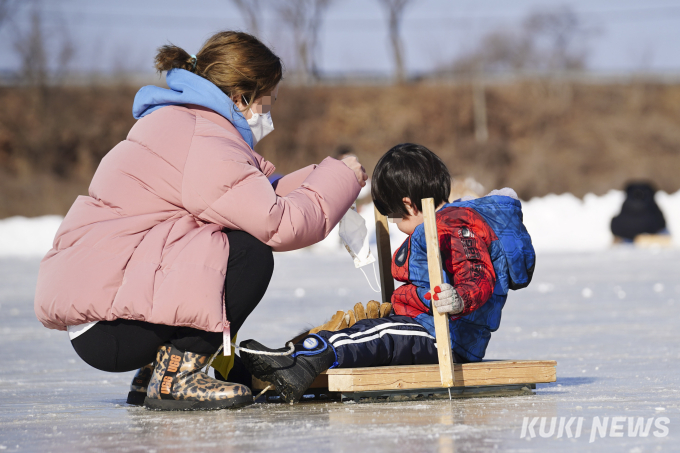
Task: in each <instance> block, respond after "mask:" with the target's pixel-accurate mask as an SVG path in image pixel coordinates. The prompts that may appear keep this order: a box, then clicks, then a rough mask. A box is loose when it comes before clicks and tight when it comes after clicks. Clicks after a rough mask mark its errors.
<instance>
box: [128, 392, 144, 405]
mask: <svg viewBox="0 0 680 453" xmlns="http://www.w3.org/2000/svg"><path fill="white" fill-rule="evenodd" d="M145 399H146V392H128V397H127V403H128V404H132V405H133V406H143V405H144V400H145Z"/></svg>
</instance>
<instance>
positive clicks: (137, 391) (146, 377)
mask: <svg viewBox="0 0 680 453" xmlns="http://www.w3.org/2000/svg"><path fill="white" fill-rule="evenodd" d="M154 365H155V364H154V363H150V364H148V365H144V366H143V367H141V368H140V369H138V370H137V373H136V374H135V377H134V378H132V384H130V391H129V392H128V397H127V403H128V404H132V405H134V406H141V405H143V404H144V398H146V388H147V387H148V386H149V381H150V380H151V375H152V374H153V369H154Z"/></svg>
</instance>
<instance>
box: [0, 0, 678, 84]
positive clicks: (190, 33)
mask: <svg viewBox="0 0 680 453" xmlns="http://www.w3.org/2000/svg"><path fill="white" fill-rule="evenodd" d="M22 1H24V3H26V6H25V7H24V8H23V9H22V10H21V11H20V12H19V13H18V14H17V16H16V18H15V21H14V23H13V24H9V25H6V26H3V27H2V29H0V71H12V70H16V69H17V68H18V67H19V65H20V60H19V58H18V56H17V52H16V50H15V42H17V40H18V39H19V37H20V36H21V35H22V33H25V30H26V28H27V26H28V23H29V13H30V11H31V8H39V9H40V10H41V11H43V12H44V17H45V30H46V35H47V36H48V39H49V40H50V42H51V44H52V45H53V46H54V47H55V48H57V47H59V43H60V42H61V40H62V38H63V36H64V35H66V34H67V35H68V36H70V38H71V41H72V42H73V44H74V48H75V50H76V53H75V56H74V58H73V60H72V69H74V70H76V71H84V72H102V73H107V72H111V71H114V70H122V71H126V72H135V73H143V72H149V73H150V72H152V71H153V69H152V63H153V57H154V55H155V49H156V48H157V47H158V46H160V45H162V44H165V43H168V42H172V43H174V44H176V45H179V46H181V47H183V48H184V49H185V50H187V51H188V52H189V53H196V52H198V50H199V49H200V46H201V44H202V42H203V41H204V40H205V39H206V38H207V37H209V36H210V35H211V34H212V33H214V32H215V31H219V30H225V29H240V30H246V25H245V21H244V20H243V19H242V17H241V16H240V14H239V12H238V10H237V9H236V8H235V7H234V6H233V4H232V3H231V1H230V0H193V1H191V2H187V1H186V0H144V1H143V2H140V1H138V0H116V1H115V2H111V1H106V2H105V1H100V0H22ZM269 1H270V2H271V1H277V0H269ZM31 5H34V6H31ZM564 5H567V6H569V7H571V8H572V9H573V10H574V11H575V12H576V13H577V14H578V16H579V18H580V19H581V21H582V23H583V25H584V26H585V28H587V29H588V30H589V34H588V37H587V38H586V43H587V48H588V50H589V52H588V68H589V69H590V70H591V71H593V72H596V73H597V72H600V73H607V74H610V73H624V74H627V73H639V72H662V73H672V74H679V73H680V46H679V45H678V43H680V2H679V1H677V0H675V1H669V0H665V1H664V0H646V1H640V0H638V1H633V0H566V1H556V0H504V1H503V0H457V1H456V0H413V1H412V2H411V4H410V5H409V6H408V8H407V10H406V12H405V15H404V21H403V26H402V37H403V41H404V48H405V62H406V69H407V71H408V72H409V73H411V74H415V73H422V72H427V71H431V70H433V69H435V68H436V67H438V66H441V65H446V64H447V63H450V62H451V61H453V60H454V59H455V58H456V57H458V56H460V55H462V54H464V53H465V52H468V51H470V50H471V49H473V48H474V47H475V46H476V45H477V44H478V42H479V40H480V38H481V37H482V36H484V35H485V34H486V33H489V32H490V31H492V30H496V29H504V28H505V29H508V28H511V27H514V26H517V25H518V24H519V23H520V22H521V20H522V19H523V18H524V17H525V16H526V15H527V14H528V13H529V12H531V11H535V10H537V9H550V8H556V7H560V6H564ZM262 23H263V26H262V29H263V34H262V39H263V41H264V42H265V43H266V44H268V45H270V46H271V47H272V48H273V49H274V50H275V51H276V52H277V53H278V54H279V55H280V56H281V57H282V58H283V59H284V62H286V64H287V65H288V66H292V64H293V61H292V51H291V46H290V45H289V43H290V32H289V31H288V30H287V29H286V27H285V26H284V25H283V24H282V23H281V22H280V21H278V20H277V18H276V17H275V15H274V14H273V13H268V12H264V13H263V17H262ZM318 61H319V67H320V69H321V71H322V72H324V73H327V74H333V75H336V74H343V73H367V74H376V75H387V74H390V73H391V71H392V69H393V64H392V60H391V53H390V48H389V46H388V37H387V26H386V17H385V14H384V11H383V10H382V9H381V7H380V5H379V2H378V1H377V0H335V1H334V2H333V3H332V4H331V7H330V8H329V9H328V11H327V13H326V15H325V18H324V23H323V27H322V31H321V40H320V47H319V55H318Z"/></svg>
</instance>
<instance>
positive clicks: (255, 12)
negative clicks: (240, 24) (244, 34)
mask: <svg viewBox="0 0 680 453" xmlns="http://www.w3.org/2000/svg"><path fill="white" fill-rule="evenodd" d="M230 1H231V3H233V4H234V5H235V6H236V7H237V8H238V10H239V12H240V13H241V16H243V19H244V20H245V21H246V24H247V27H248V32H249V33H251V34H253V35H255V36H258V37H259V36H260V15H261V12H262V10H261V8H260V6H261V5H260V0H230Z"/></svg>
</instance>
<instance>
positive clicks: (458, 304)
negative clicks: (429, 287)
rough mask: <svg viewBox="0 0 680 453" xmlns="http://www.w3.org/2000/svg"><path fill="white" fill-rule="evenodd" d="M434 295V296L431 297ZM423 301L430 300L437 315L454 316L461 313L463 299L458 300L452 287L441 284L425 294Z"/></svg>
mask: <svg viewBox="0 0 680 453" xmlns="http://www.w3.org/2000/svg"><path fill="white" fill-rule="evenodd" d="M432 293H434V296H433V295H432ZM425 299H427V300H432V303H433V304H434V306H435V307H436V308H437V312H438V313H439V314H442V315H443V314H446V313H448V314H451V315H455V314H456V313H460V312H461V311H463V299H461V298H460V296H459V295H458V293H457V292H456V290H455V289H454V288H453V286H451V285H449V284H448V283H442V284H441V285H439V286H435V287H434V291H430V292H429V293H427V294H425Z"/></svg>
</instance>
